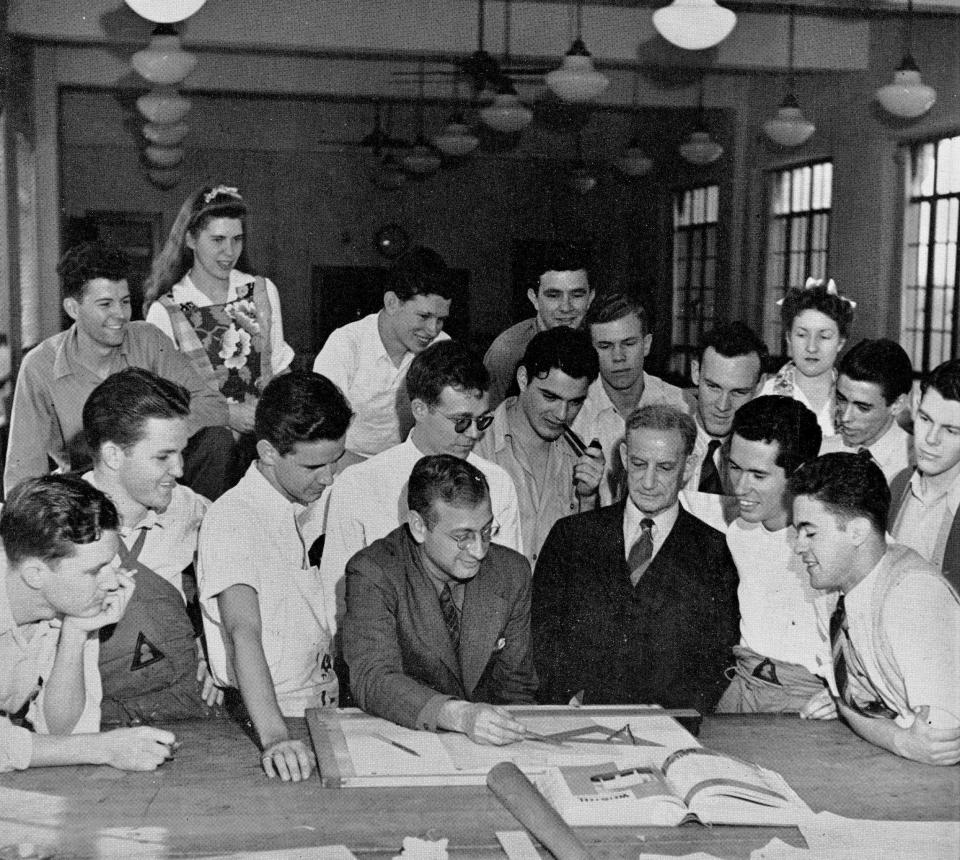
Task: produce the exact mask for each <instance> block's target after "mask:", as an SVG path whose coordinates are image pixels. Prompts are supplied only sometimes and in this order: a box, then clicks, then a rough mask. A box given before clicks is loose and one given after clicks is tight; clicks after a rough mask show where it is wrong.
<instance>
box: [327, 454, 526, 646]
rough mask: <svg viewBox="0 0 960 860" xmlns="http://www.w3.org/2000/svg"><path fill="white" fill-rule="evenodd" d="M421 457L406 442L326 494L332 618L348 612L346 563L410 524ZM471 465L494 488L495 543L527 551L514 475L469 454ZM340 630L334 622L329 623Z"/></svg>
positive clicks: (350, 472) (356, 468)
mask: <svg viewBox="0 0 960 860" xmlns="http://www.w3.org/2000/svg"><path fill="white" fill-rule="evenodd" d="M423 456H424V455H423V453H422V452H421V451H420V450H419V449H418V448H417V446H416V445H414V444H413V442H411V441H410V439H409V438H408V439H407V440H406V441H405V442H403V443H401V444H400V445H394V446H393V447H392V448H388V449H387V450H386V451H383V452H381V453H380V454H377V455H376V456H375V457H371V458H370V459H369V460H365V461H363V462H362V463H356V464H354V465H352V466H348V467H347V468H346V469H344V470H343V472H342V473H341V474H339V475H338V476H337V479H336V480H335V481H334V483H333V486H332V487H331V488H330V489H329V491H328V492H327V493H326V494H325V501H326V505H327V512H326V538H325V540H324V544H323V556H322V557H321V559H320V576H321V579H322V580H323V586H324V589H325V592H326V594H327V595H328V599H327V608H328V610H329V611H331V613H332V612H333V611H334V607H336V613H337V617H340V618H342V617H343V611H344V609H345V603H344V594H343V577H344V573H345V572H346V567H347V562H348V561H350V559H351V558H353V556H354V555H355V554H356V553H358V552H359V551H360V550H362V549H363V548H364V547H367V546H369V545H370V544H371V543H373V542H374V541H375V540H379V539H380V538H382V537H386V536H387V535H388V534H390V532H392V531H393V530H394V529H395V528H397V526H400V525H403V524H404V523H406V521H407V513H408V509H407V482H408V481H409V480H410V473H411V472H412V471H413V467H414V466H415V465H416V463H417V461H418V460H419V459H420V458H421V457H423ZM467 462H468V463H470V465H472V466H476V467H477V468H478V469H479V470H480V471H481V472H483V474H484V476H485V477H486V479H487V483H488V484H489V485H490V504H491V506H492V508H493V517H494V519H495V520H496V521H497V522H498V523H499V524H500V532H499V533H498V534H497V538H496V542H497V543H499V544H503V546H507V547H510V549H514V550H516V551H517V552H523V540H522V538H521V535H520V513H519V509H518V503H517V490H516V487H514V485H513V481H512V480H511V479H510V475H509V474H507V472H506V471H505V470H504V469H503V468H501V467H500V466H498V465H497V464H496V463H491V462H490V461H489V460H484V459H483V458H482V457H478V456H477V455H476V454H473V453H471V454H470V455H469V456H468V457H467ZM327 623H328V625H329V627H330V629H331V630H336V618H335V617H334V616H333V615H332V614H331V615H329V616H328V618H327Z"/></svg>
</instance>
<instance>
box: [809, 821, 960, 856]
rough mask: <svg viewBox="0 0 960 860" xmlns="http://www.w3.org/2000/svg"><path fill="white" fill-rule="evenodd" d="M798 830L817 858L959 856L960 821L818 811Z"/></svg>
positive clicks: (811, 852)
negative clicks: (871, 818)
mask: <svg viewBox="0 0 960 860" xmlns="http://www.w3.org/2000/svg"><path fill="white" fill-rule="evenodd" d="M800 832H801V833H802V834H803V837H804V839H806V840H807V845H808V846H809V847H810V854H811V856H813V855H815V856H816V857H817V860H823V858H849V857H869V858H870V860H903V858H904V857H909V858H910V860H921V858H923V860H926V858H930V860H933V858H937V860H941V858H944V857H960V821H868V820H864V819H857V818H843V817H842V816H840V815H834V814H833V813H832V812H821V813H819V814H818V815H815V816H813V817H812V818H810V819H809V820H808V821H807V822H806V823H804V824H801V825H800Z"/></svg>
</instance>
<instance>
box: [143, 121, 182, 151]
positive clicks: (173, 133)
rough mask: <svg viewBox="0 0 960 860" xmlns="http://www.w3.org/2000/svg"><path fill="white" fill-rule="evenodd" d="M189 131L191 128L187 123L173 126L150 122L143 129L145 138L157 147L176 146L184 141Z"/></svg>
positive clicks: (176, 123) (177, 123) (178, 123)
mask: <svg viewBox="0 0 960 860" xmlns="http://www.w3.org/2000/svg"><path fill="white" fill-rule="evenodd" d="M189 131H190V126H188V125H187V124H186V123H185V122H175V123H173V124H171V125H160V124H158V123H154V122H148V123H146V125H144V127H143V136H144V137H145V138H146V139H147V140H149V141H150V143H153V144H156V145H157V146H176V145H177V144H178V143H181V142H182V141H183V139H184V138H185V137H186V136H187V133H188V132H189Z"/></svg>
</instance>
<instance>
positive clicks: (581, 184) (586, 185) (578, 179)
mask: <svg viewBox="0 0 960 860" xmlns="http://www.w3.org/2000/svg"><path fill="white" fill-rule="evenodd" d="M567 184H568V185H569V186H570V187H571V188H572V189H573V190H574V191H576V192H577V193H578V194H586V193H587V192H588V191H593V189H594V188H596V186H597V177H596V176H594V175H593V174H592V173H591V172H590V171H589V170H588V169H587V167H586V165H584V164H579V165H578V166H576V167H574V168H573V170H571V171H570V175H569V176H568V177H567Z"/></svg>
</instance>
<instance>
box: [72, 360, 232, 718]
mask: <svg viewBox="0 0 960 860" xmlns="http://www.w3.org/2000/svg"><path fill="white" fill-rule="evenodd" d="M189 415H190V393H189V392H188V391H187V390H186V389H185V388H183V386H181V385H177V384H176V383H175V382H170V381H169V380H166V379H162V378H160V377H159V376H157V375H156V374H154V373H151V372H150V371H149V370H143V369H141V368H138V367H130V368H127V369H126V370H121V371H120V372H119V373H114V374H112V375H111V376H108V377H107V378H106V379H105V380H104V381H103V382H101V383H100V385H98V386H97V387H96V388H95V389H94V390H93V393H92V394H91V395H90V397H89V398H87V402H86V403H85V404H84V406H83V429H84V432H85V433H86V436H87V443H88V445H89V446H90V450H91V453H92V454H93V471H91V472H88V473H87V474H86V475H84V479H85V480H87V481H88V482H89V483H90V484H92V485H93V486H95V487H96V488H97V489H99V490H102V491H103V492H104V493H106V494H107V496H108V497H109V498H110V500H111V501H112V502H113V504H114V505H115V506H116V508H117V512H118V514H119V516H120V528H119V532H120V544H119V545H118V550H119V555H120V560H121V563H122V564H123V567H124V568H126V569H127V570H128V571H129V572H130V575H131V576H133V577H134V580H135V582H136V583H137V590H136V592H135V594H134V597H133V599H132V600H131V601H130V603H129V605H128V606H127V611H126V612H125V613H124V616H123V618H121V619H120V621H119V622H118V623H117V625H116V626H115V627H111V628H106V629H104V630H103V631H101V633H100V640H101V645H100V675H101V680H102V684H103V704H102V708H101V710H102V717H101V719H102V721H103V722H104V723H122V724H127V725H129V724H131V723H141V722H146V723H154V722H157V721H160V720H170V719H191V718H201V717H207V716H210V715H211V714H212V711H211V710H210V706H213V705H215V704H217V703H218V702H219V701H220V700H221V699H222V693H220V691H219V690H217V689H216V687H215V686H214V684H213V679H212V678H211V677H210V674H209V672H208V671H207V667H206V661H205V660H204V657H203V651H202V648H201V646H200V641H199V640H198V639H197V638H196V636H197V634H196V632H195V631H194V629H193V625H192V624H191V622H190V618H189V616H188V614H187V607H186V602H185V601H186V600H187V589H189V591H190V595H189V596H190V597H191V598H192V597H193V595H194V592H195V590H196V586H195V582H194V580H193V576H192V566H193V561H194V557H195V555H196V551H197V535H198V533H199V530H200V521H201V520H202V519H203V515H204V514H205V513H206V510H207V506H208V504H209V503H208V502H207V500H206V499H204V498H203V497H202V496H199V495H197V494H196V493H195V492H193V490H191V489H189V488H187V487H184V486H181V485H180V484H178V483H177V481H178V479H179V478H180V477H181V476H182V475H183V449H184V447H185V446H186V444H187V417H188V416H189ZM188 568H189V569H190V570H189V573H190V576H188V577H187V578H186V580H185V577H184V572H185V571H187V569H188ZM198 679H199V680H198Z"/></svg>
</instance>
